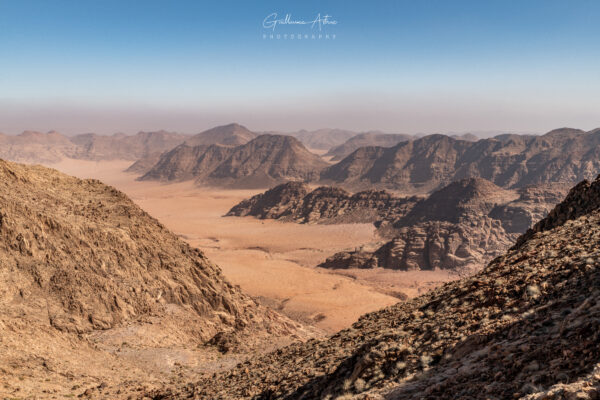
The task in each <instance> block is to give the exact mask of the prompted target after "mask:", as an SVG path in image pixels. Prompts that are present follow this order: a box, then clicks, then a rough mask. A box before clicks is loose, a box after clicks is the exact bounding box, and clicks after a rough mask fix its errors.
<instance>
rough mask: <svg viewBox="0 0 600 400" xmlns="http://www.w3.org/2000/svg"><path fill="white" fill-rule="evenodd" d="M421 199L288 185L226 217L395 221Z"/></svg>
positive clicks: (371, 191)
mask: <svg viewBox="0 0 600 400" xmlns="http://www.w3.org/2000/svg"><path fill="white" fill-rule="evenodd" d="M418 200H419V198H418V197H407V198H404V197H394V196H393V195H391V194H390V193H388V192H386V191H383V190H382V191H374V190H367V191H364V192H359V193H355V194H351V193H349V192H347V191H345V190H344V189H340V188H334V187H326V186H322V187H319V188H317V189H315V190H313V191H311V190H310V187H309V186H308V185H307V184H305V183H302V182H288V183H284V184H281V185H279V186H276V187H274V188H272V189H270V190H267V191H266V192H264V193H261V194H258V195H256V196H253V197H252V198H250V199H248V200H244V201H242V202H241V203H239V204H237V205H235V206H234V207H233V208H232V209H231V210H230V211H229V212H228V213H227V216H247V215H251V216H255V217H258V218H261V219H279V220H282V221H294V222H298V223H321V224H323V223H327V224H335V223H359V222H374V221H377V220H382V219H385V220H394V219H397V218H399V217H400V216H401V215H404V214H406V213H407V212H408V210H410V209H411V208H412V207H413V206H414V204H416V203H417V201H418Z"/></svg>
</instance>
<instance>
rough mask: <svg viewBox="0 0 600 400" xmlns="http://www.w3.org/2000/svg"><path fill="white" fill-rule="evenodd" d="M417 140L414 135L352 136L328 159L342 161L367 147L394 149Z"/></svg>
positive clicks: (327, 154) (372, 133)
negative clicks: (393, 147)
mask: <svg viewBox="0 0 600 400" xmlns="http://www.w3.org/2000/svg"><path fill="white" fill-rule="evenodd" d="M413 139H416V138H415V137H414V136H412V135H405V134H401V133H383V132H365V133H360V134H358V135H356V136H352V137H351V138H350V139H348V140H347V141H345V142H344V143H343V144H341V145H339V146H335V147H332V148H331V149H330V150H329V151H328V152H327V153H326V154H325V156H326V157H332V158H331V161H340V160H341V159H343V158H344V157H346V156H348V155H350V154H352V153H353V152H354V151H355V150H357V149H359V148H361V147H366V146H380V147H392V146H395V145H397V144H398V143H401V142H407V141H409V140H413Z"/></svg>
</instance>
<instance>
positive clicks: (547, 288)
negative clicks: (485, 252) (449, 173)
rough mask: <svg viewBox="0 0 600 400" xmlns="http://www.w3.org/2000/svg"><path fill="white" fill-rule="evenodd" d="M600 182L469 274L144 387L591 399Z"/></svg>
mask: <svg viewBox="0 0 600 400" xmlns="http://www.w3.org/2000/svg"><path fill="white" fill-rule="evenodd" d="M586 187H587V189H586ZM597 187H600V181H596V182H595V183H593V184H590V183H584V184H582V185H581V186H579V187H577V188H576V189H574V191H572V192H571V195H570V196H569V198H568V199H567V200H565V201H564V202H563V203H561V205H559V206H557V207H556V210H557V211H556V212H553V213H552V214H551V215H550V216H548V218H547V219H546V220H545V221H546V222H543V223H540V224H538V226H539V227H540V229H538V230H537V231H536V232H534V233H529V234H526V235H524V236H523V237H522V239H521V240H520V245H519V246H516V247H514V248H512V249H510V250H509V251H507V252H506V253H504V254H503V255H501V256H499V257H497V258H496V259H494V260H493V261H492V262H491V263H490V264H489V265H488V266H487V267H486V268H485V269H484V270H483V271H481V272H480V273H478V274H476V275H474V276H471V277H469V278H466V279H462V280H459V281H454V282H450V283H447V284H445V285H443V286H441V287H439V288H437V289H434V290H432V291H431V292H429V293H428V294H426V295H423V296H420V297H417V298H414V299H412V300H408V301H406V302H402V303H398V304H396V305H394V306H391V307H388V308H386V309H384V310H381V311H378V312H374V313H370V314H366V315H364V316H362V317H361V318H360V319H359V321H358V322H357V323H355V324H354V325H353V326H352V327H351V328H349V329H345V330H343V331H341V332H339V333H337V334H335V335H333V336H331V337H330V338H328V339H326V340H313V341H309V342H307V343H305V344H296V345H292V346H289V347H286V348H284V349H281V350H279V351H277V352H273V353H270V354H267V355H264V356H261V357H256V358H253V359H252V360H249V361H248V362H246V363H243V364H240V365H238V366H237V367H236V368H234V369H232V370H231V371H226V372H223V373H219V374H216V375H215V376H213V377H212V378H210V379H200V380H199V381H197V382H194V383H193V384H190V385H187V386H180V387H179V388H176V389H175V390H165V391H159V392H158V393H153V394H155V395H158V394H160V395H161V396H164V397H161V398H165V399H183V398H192V397H193V396H199V397H206V398H286V399H301V398H302V399H307V398H321V399H335V398H339V397H343V398H359V399H367V398H370V399H381V398H386V399H422V398H436V399H457V398H472V399H487V398H502V399H505V398H523V397H526V396H529V397H527V398H531V399H542V398H595V397H598V395H599V392H600V390H599V386H598V382H599V381H600V375H599V374H598V371H600V365H599V363H600V345H599V343H600V289H599V288H600V251H599V249H600V211H599V209H600V203H599V202H598V199H597V198H596V194H595V193H596V188H597ZM575 208H577V210H578V211H576V210H575ZM558 210H562V211H560V212H559V211H558ZM569 210H571V211H569ZM542 225H543V226H544V228H543V229H542V228H541V226H542ZM215 382H219V385H215Z"/></svg>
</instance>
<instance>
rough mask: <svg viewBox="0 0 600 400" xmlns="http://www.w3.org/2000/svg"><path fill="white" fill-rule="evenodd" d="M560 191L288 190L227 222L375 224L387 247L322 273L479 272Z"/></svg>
mask: <svg viewBox="0 0 600 400" xmlns="http://www.w3.org/2000/svg"><path fill="white" fill-rule="evenodd" d="M564 194H565V191H564V190H563V189H561V188H550V187H525V188H522V189H518V190H506V189H502V188H500V187H498V186H496V185H494V184H493V183H491V182H489V181H486V180H485V179H481V178H471V179H463V180H461V181H457V182H453V183H451V184H450V185H448V186H446V187H444V188H442V189H440V190H438V191H435V192H433V193H432V194H431V195H430V196H429V197H426V198H420V197H417V196H412V197H398V196H394V195H391V194H390V193H388V192H386V191H374V190H368V191H363V192H358V193H355V194H350V193H349V192H347V191H345V190H343V189H340V188H335V187H327V186H324V187H319V188H317V189H315V190H313V191H310V188H309V186H308V185H307V184H304V183H300V182H290V183H286V184H282V185H279V186H276V187H274V188H273V189H270V190H268V191H266V192H264V193H261V194H258V195H256V196H254V197H252V198H250V199H247V200H244V201H242V202H241V203H239V204H237V205H236V206H234V207H233V208H232V209H231V210H230V211H229V212H228V213H227V216H247V215H250V216H255V217H257V218H261V219H278V220H281V221H293V222H298V223H321V224H335V223H369V222H370V223H374V224H375V226H377V232H378V233H379V235H380V236H381V237H382V238H383V239H385V240H386V242H385V243H382V244H381V245H380V246H379V247H378V248H376V249H374V250H373V251H368V250H366V249H364V248H362V247H361V248H357V249H354V250H350V251H344V252H340V253H337V254H334V255H333V256H331V257H329V258H328V259H327V260H325V261H324V262H323V263H321V264H320V265H319V266H320V267H323V268H333V269H339V268H376V267H383V268H389V269H400V270H435V269H451V270H456V271H462V270H472V269H478V268H481V267H482V266H483V265H485V263H486V262H488V261H489V260H491V259H492V258H494V257H496V256H497V255H499V254H501V253H502V252H504V251H505V250H506V249H507V248H508V247H509V246H510V245H511V243H513V242H514V240H515V239H516V238H517V236H518V235H519V234H521V233H523V232H525V230H527V229H528V228H529V227H531V226H532V225H533V223H534V222H535V221H537V220H539V219H540V218H543V217H544V216H545V215H546V214H547V213H548V211H549V210H550V209H551V208H552V207H553V206H554V204H556V203H557V202H559V201H560V200H561V199H562V198H563V196H564Z"/></svg>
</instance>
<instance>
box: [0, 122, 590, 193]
mask: <svg viewBox="0 0 600 400" xmlns="http://www.w3.org/2000/svg"><path fill="white" fill-rule="evenodd" d="M599 131H600V130H598V129H596V130H592V131H589V132H585V131H582V130H578V129H570V128H562V129H557V130H554V131H551V132H548V133H547V134H545V135H542V136H534V135H517V134H502V135H498V136H496V137H493V138H489V139H480V140H476V141H475V140H474V139H475V138H474V137H473V136H472V135H461V136H457V138H453V137H450V136H446V135H439V134H436V135H429V136H424V137H418V138H417V137H415V136H410V135H402V134H383V133H380V132H368V133H363V134H358V135H354V133H353V132H350V131H343V130H336V129H325V130H318V131H310V132H309V131H299V132H296V133H294V134H295V135H296V136H298V137H299V138H302V140H304V141H305V143H308V146H309V147H311V146H312V147H319V146H325V144H326V143H325V142H326V141H329V143H327V145H329V144H331V143H332V142H336V143H337V145H335V146H334V147H333V148H330V150H329V152H328V153H327V155H328V156H330V157H333V160H338V159H340V158H342V157H343V158H342V159H341V160H340V161H338V162H337V163H335V164H333V165H328V164H326V163H325V162H324V161H322V160H321V159H320V158H319V157H318V156H317V155H315V154H313V153H311V152H310V151H309V150H308V149H307V148H306V147H305V145H303V144H302V143H301V142H300V139H297V138H294V137H292V136H289V135H274V134H267V135H258V134H257V133H255V132H252V131H250V130H248V129H247V128H245V127H244V126H242V125H239V124H229V125H224V126H220V127H215V128H212V129H209V130H207V131H204V132H201V133H199V134H197V135H193V136H186V135H182V134H179V133H172V132H165V131H157V132H139V133H138V134H136V135H132V136H127V135H124V134H115V135H112V136H102V135H96V134H83V135H77V136H74V137H66V136H63V135H61V134H59V133H57V132H50V133H47V134H44V133H39V132H24V133H22V134H21V135H17V136H9V135H0V157H2V158H5V159H9V160H18V161H22V162H40V163H53V162H57V161H59V160H61V159H62V158H76V159H85V160H116V159H124V160H136V162H135V163H134V164H132V165H131V166H130V167H129V168H128V171H130V172H134V173H137V174H140V175H143V178H142V179H144V180H148V179H159V180H166V181H169V180H185V179H195V180H197V182H198V183H199V184H215V185H227V186H240V187H258V186H260V185H274V184H277V183H281V182H284V181H285V180H302V181H310V182H319V183H321V184H333V185H336V186H342V187H345V188H348V189H350V190H352V191H357V190H366V189H389V190H395V191H401V192H403V193H411V194H425V193H431V192H432V191H434V190H437V189H440V188H442V187H444V186H446V185H448V184H449V183H451V182H454V181H457V180H461V179H466V178H473V177H477V178H484V179H486V180H489V181H490V182H493V183H494V184H496V185H498V186H500V187H502V188H505V189H508V188H520V187H525V186H528V185H532V184H533V185H535V184H544V183H564V184H572V183H575V182H577V181H580V180H582V179H592V178H593V177H595V176H596V175H597V174H598V173H599V172H600V132H599ZM259 137H260V138H261V139H260V140H258V141H257V139H258V138H259ZM284 138H287V139H284ZM318 138H321V139H322V140H321V142H320V144H316V142H315V141H316V140H317V139H318ZM342 140H343V141H342ZM340 141H341V143H339V142H340ZM250 143H252V145H249V144H250ZM182 144H184V145H185V146H180V145H182ZM373 144H380V145H373ZM247 145H249V147H245V148H238V147H240V146H247ZM233 149H236V150H233ZM175 150H176V151H175ZM249 152H253V154H250V153H249ZM347 153H350V154H348V155H346V156H345V157H344V155H345V154H347ZM221 163H223V164H221Z"/></svg>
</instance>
